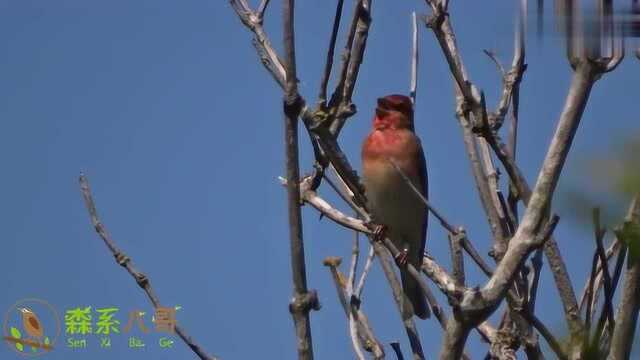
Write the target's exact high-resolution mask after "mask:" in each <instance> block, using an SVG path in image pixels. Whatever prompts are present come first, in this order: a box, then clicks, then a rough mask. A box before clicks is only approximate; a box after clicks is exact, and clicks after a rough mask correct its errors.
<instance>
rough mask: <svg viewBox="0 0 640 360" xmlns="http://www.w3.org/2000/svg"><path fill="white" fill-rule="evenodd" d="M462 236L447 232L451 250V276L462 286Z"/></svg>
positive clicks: (463, 279) (463, 280)
mask: <svg viewBox="0 0 640 360" xmlns="http://www.w3.org/2000/svg"><path fill="white" fill-rule="evenodd" d="M463 236H464V234H463V235H462V236H460V235H452V234H449V247H450V251H451V264H452V271H451V273H452V274H453V278H454V279H455V281H456V284H458V286H464V284H465V278H464V259H463V258H462V244H461V242H462V237H463Z"/></svg>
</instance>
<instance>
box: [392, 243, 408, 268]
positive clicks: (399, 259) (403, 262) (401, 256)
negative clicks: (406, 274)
mask: <svg viewBox="0 0 640 360" xmlns="http://www.w3.org/2000/svg"><path fill="white" fill-rule="evenodd" d="M408 254H409V249H406V248H405V249H402V250H401V251H399V252H398V254H396V256H395V260H396V264H397V265H398V266H399V267H405V266H407V255H408Z"/></svg>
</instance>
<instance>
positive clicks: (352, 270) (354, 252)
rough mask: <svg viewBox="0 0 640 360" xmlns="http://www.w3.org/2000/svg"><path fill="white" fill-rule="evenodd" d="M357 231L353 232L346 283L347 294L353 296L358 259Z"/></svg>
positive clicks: (358, 243)
mask: <svg viewBox="0 0 640 360" xmlns="http://www.w3.org/2000/svg"><path fill="white" fill-rule="evenodd" d="M358 235H359V233H358V232H357V231H354V232H353V247H352V248H351V265H350V266H349V279H348V281H347V293H349V294H354V293H355V291H354V289H355V281H356V269H357V268H358V258H359V257H360V237H359V236H358Z"/></svg>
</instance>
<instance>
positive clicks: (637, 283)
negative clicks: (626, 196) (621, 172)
mask: <svg viewBox="0 0 640 360" xmlns="http://www.w3.org/2000/svg"><path fill="white" fill-rule="evenodd" d="M625 225H626V226H627V229H624V228H623V229H622V230H621V231H619V232H618V237H619V238H622V239H621V240H622V241H625V242H630V241H632V242H635V243H637V242H638V241H640V239H639V237H638V233H637V231H638V229H639V228H640V194H636V195H635V197H634V198H633V201H632V202H631V206H630V207H629V211H628V213H627V217H626V219H625ZM632 227H633V228H635V231H630V230H629V229H632ZM624 230H627V231H626V232H625V231H624ZM639 309H640V259H638V256H637V254H633V252H632V251H629V252H628V254H627V269H626V271H625V275H624V284H623V286H622V295H621V299H620V303H619V305H618V312H617V315H616V326H615V329H614V331H613V336H612V337H611V352H610V354H609V359H615V360H622V359H628V358H629V356H630V354H631V346H632V344H633V340H634V333H635V329H636V323H637V321H638V310H639Z"/></svg>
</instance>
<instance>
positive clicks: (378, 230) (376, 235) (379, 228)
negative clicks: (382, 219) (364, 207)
mask: <svg viewBox="0 0 640 360" xmlns="http://www.w3.org/2000/svg"><path fill="white" fill-rule="evenodd" d="M386 236H387V227H386V226H385V225H376V226H375V228H374V229H373V241H378V242H381V241H382V240H384V238H385V237H386Z"/></svg>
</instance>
